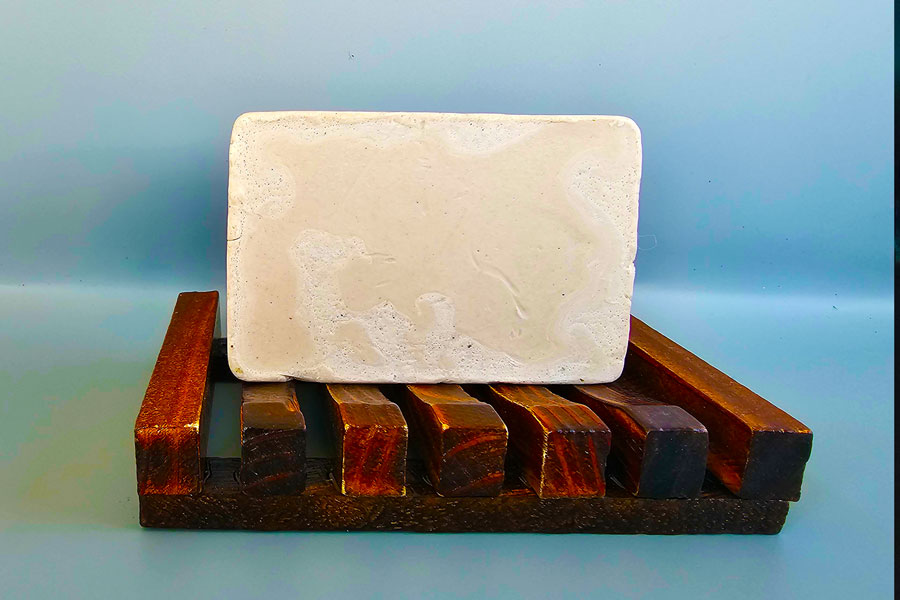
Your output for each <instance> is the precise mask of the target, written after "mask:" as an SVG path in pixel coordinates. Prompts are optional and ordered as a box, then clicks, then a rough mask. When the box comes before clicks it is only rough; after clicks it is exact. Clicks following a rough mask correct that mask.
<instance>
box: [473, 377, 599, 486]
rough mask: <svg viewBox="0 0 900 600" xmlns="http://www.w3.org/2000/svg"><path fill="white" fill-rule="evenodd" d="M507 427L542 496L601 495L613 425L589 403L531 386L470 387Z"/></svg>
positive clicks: (513, 447) (512, 450)
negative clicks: (610, 426) (578, 401)
mask: <svg viewBox="0 0 900 600" xmlns="http://www.w3.org/2000/svg"><path fill="white" fill-rule="evenodd" d="M471 389H472V390H473V392H474V393H475V394H477V395H478V397H479V398H481V399H482V400H484V401H486V402H488V403H490V404H491V405H492V406H493V407H494V408H496V409H497V412H498V413H499V414H500V417H501V418H502V419H503V422H504V423H506V426H507V428H509V450H510V453H511V454H512V456H513V457H514V459H515V460H516V461H517V462H518V464H519V465H520V466H521V467H522V470H523V472H524V474H525V479H526V480H527V481H528V483H529V484H530V485H531V487H532V489H534V491H535V493H536V494H537V495H538V496H540V497H541V498H562V497H586V496H602V495H603V494H604V492H605V489H606V483H605V480H604V471H605V467H606V457H607V455H608V454H609V444H610V431H609V428H608V427H607V426H606V425H605V424H604V423H603V421H601V420H600V419H599V418H598V417H597V416H596V415H595V414H594V413H592V412H591V411H590V410H589V409H588V408H587V407H585V406H583V405H581V404H576V403H574V402H570V401H568V400H566V399H565V398H562V397H560V396H557V395H556V394H553V393H551V392H550V391H549V390H548V389H547V388H544V387H539V386H533V385H506V384H496V385H491V386H486V387H475V388H471Z"/></svg>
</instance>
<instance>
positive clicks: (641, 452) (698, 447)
mask: <svg viewBox="0 0 900 600" xmlns="http://www.w3.org/2000/svg"><path fill="white" fill-rule="evenodd" d="M560 393H562V394H563V395H564V396H566V397H567V398H569V399H570V400H574V401H575V402H580V403H582V404H584V405H585V406H587V407H588V408H590V409H591V410H592V411H594V413H595V414H596V415H597V416H598V417H600V418H601V419H602V420H603V422H604V423H606V424H607V425H608V426H609V428H610V430H611V431H612V449H611V454H610V468H613V467H614V466H615V470H616V471H617V473H616V475H617V477H618V478H619V480H620V481H621V482H622V484H623V485H625V487H626V488H627V489H628V490H629V491H630V492H631V493H633V494H634V495H636V496H639V497H641V498H693V497H696V496H698V495H700V487H701V486H702V485H703V479H704V476H705V475H706V455H707V450H708V448H709V435H708V434H707V431H706V428H705V427H704V426H703V424H702V423H700V421H698V420H697V419H695V418H694V417H692V416H691V415H689V414H688V413H687V412H686V411H685V410H684V409H683V408H680V407H678V406H672V405H669V404H664V403H662V402H659V401H657V400H654V399H652V398H650V397H649V396H648V395H647V394H646V393H644V391H643V390H641V388H640V385H639V384H638V382H633V381H627V380H623V379H620V380H618V381H616V382H615V383H612V384H608V385H579V386H571V387H569V386H566V387H565V388H563V389H562V390H561V392H560Z"/></svg>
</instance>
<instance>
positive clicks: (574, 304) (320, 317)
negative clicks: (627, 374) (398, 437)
mask: <svg viewBox="0 0 900 600" xmlns="http://www.w3.org/2000/svg"><path fill="white" fill-rule="evenodd" d="M640 178H641V139H640V131H639V130H638V128H637V126H636V125H635V124H634V122H633V121H631V120H630V119H627V118H624V117H598V116H515V115H482V114H477V115H472V114H442V113H355V112H269V113H248V114H244V115H242V116H241V117H239V118H238V120H237V121H236V122H235V124H234V130H233V132H232V137H231V149H230V152H229V180H228V294H227V313H228V318H227V324H228V360H229V364H230V366H231V369H232V371H234V373H235V375H237V377H239V378H240V379H243V380H245V381H284V380H287V379H290V378H295V379H304V380H313V381H322V382H370V383H382V382H412V383H434V382H461V383H464V382H498V381H499V382H509V383H581V382H586V383H602V382H608V381H612V380H614V379H616V378H617V377H618V376H619V375H620V374H621V371H622V366H623V362H624V357H625V350H626V346H627V342H628V327H629V313H630V309H631V293H632V287H633V283H634V257H635V251H636V248H637V214H638V189H639V186H640Z"/></svg>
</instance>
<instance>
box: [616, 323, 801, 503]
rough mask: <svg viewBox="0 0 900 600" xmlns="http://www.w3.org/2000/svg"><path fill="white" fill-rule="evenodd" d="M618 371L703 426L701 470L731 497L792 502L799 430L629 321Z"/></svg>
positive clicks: (728, 381) (738, 387)
mask: <svg viewBox="0 0 900 600" xmlns="http://www.w3.org/2000/svg"><path fill="white" fill-rule="evenodd" d="M625 371H626V376H628V377H630V378H635V379H638V380H640V381H641V382H642V383H644V384H645V385H647V386H648V389H651V390H652V392H653V395H654V397H657V398H660V399H663V400H664V401H665V402H670V403H672V404H676V405H678V406H681V407H682V408H684V409H685V410H687V411H688V412H689V413H691V414H692V415H693V416H694V417H696V418H697V419H699V420H700V421H701V422H702V423H703V424H704V425H705V426H706V428H707V429H708V430H709V460H708V468H709V470H710V471H712V472H713V474H715V475H716V477H718V478H719V479H720V480H721V481H722V483H724V484H725V485H726V486H727V487H728V489H730V490H731V491H732V492H734V493H735V494H736V495H738V496H740V497H742V498H771V499H783V500H797V499H799V497H800V485H801V483H802V481H803V470H804V468H805V466H806V461H807V460H808V459H809V455H810V451H811V449H812V432H811V431H810V430H809V428H808V427H806V426H805V425H804V424H803V423H801V422H800V421H798V420H797V419H795V418H793V417H791V416H790V415H789V414H787V413H786V412H784V411H783V410H781V409H779V408H777V407H776V406H774V405H773V404H770V403H769V402H767V401H766V400H764V399H763V398H761V397H760V396H758V395H757V394H755V393H753V392H752V391H750V390H749V389H747V388H746V387H744V386H743V385H741V384H739V383H738V382H736V381H735V380H734V379H732V378H731V377H729V376H727V375H725V374H724V373H722V372H721V371H719V370H718V369H716V368H715V367H713V366H711V365H710V364H708V363H706V362H704V361H703V360H701V359H700V358H698V357H697V356H695V355H693V354H691V353H690V352H689V351H687V350H685V349H684V348H682V347H681V346H679V345H678V344H676V343H674V342H673V341H672V340H670V339H668V338H666V337H665V336H664V335H662V334H661V333H659V332H657V331H655V330H653V329H652V328H650V327H649V326H647V325H646V324H645V323H643V322H642V321H640V320H639V319H636V318H634V317H632V318H631V336H630V339H629V344H628V355H627V357H626V359H625Z"/></svg>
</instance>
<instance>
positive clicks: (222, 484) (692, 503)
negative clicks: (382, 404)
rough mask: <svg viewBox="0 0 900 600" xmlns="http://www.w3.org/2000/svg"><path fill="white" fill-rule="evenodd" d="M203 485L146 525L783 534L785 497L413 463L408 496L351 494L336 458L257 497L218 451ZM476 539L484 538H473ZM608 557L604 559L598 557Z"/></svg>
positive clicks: (148, 515) (312, 462) (154, 499)
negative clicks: (441, 469)
mask: <svg viewBox="0 0 900 600" xmlns="http://www.w3.org/2000/svg"><path fill="white" fill-rule="evenodd" d="M209 464H210V469H209V470H210V477H209V479H208V480H207V482H206V484H205V486H204V489H203V493H202V494H199V495H193V496H161V495H156V496H141V506H140V514H141V524H142V525H143V526H144V527H166V528H187V529H257V530H290V529H294V530H337V531H341V530H379V531H419V532H453V531H520V532H521V531H527V532H536V533H572V532H580V533H648V534H667V535H668V534H686V533H704V534H710V533H739V534H750V533H763V534H773V533H778V532H779V531H780V530H781V527H782V525H783V524H784V520H785V517H786V516H787V512H788V503H787V502H785V501H782V500H743V499H740V498H735V497H734V496H732V495H731V494H729V493H728V492H727V491H726V490H725V489H724V488H721V487H716V488H714V489H711V490H710V491H708V492H706V493H705V494H704V495H703V497H702V498H690V499H680V500H653V499H648V498H635V497H634V496H632V495H631V494H629V493H628V492H626V491H625V490H622V489H621V488H618V487H616V486H614V485H613V486H610V490H609V494H608V495H607V496H606V497H604V498H600V497H597V496H594V497H591V498H553V499H541V498H538V497H537V496H536V495H535V494H534V492H532V491H531V490H530V489H528V487H527V486H526V485H525V484H523V483H521V482H520V481H518V480H517V479H515V478H509V479H508V481H507V484H506V485H504V488H503V491H502V492H501V493H500V496H499V497H493V498H485V497H469V498H444V497H441V496H438V495H436V494H435V493H434V491H433V490H432V489H431V487H430V486H429V485H427V484H426V483H425V482H424V466H419V465H416V464H415V463H412V464H411V465H410V467H411V469H410V477H409V491H408V493H407V495H406V496H402V497H398V496H393V497H392V496H368V497H349V496H342V495H341V494H340V493H339V492H338V491H337V490H336V489H335V488H334V485H332V483H331V481H330V480H329V478H328V473H329V471H330V470H331V465H330V463H329V461H327V460H322V459H309V461H308V480H307V485H306V491H305V492H304V493H303V494H298V495H294V496H261V497H252V496H247V495H246V494H243V493H241V491H240V486H239V485H238V484H237V483H236V482H235V477H234V471H235V469H237V468H238V461H237V460H234V459H221V458H218V459H210V461H209ZM472 543H477V541H473V542H472ZM598 560H599V558H598Z"/></svg>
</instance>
